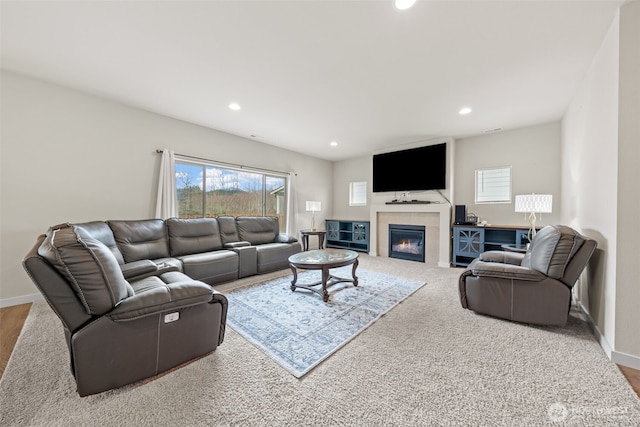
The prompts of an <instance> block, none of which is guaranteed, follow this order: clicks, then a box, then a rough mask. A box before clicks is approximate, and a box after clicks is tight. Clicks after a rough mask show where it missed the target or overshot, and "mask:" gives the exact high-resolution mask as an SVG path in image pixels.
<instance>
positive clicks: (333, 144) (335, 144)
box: [329, 141, 338, 147]
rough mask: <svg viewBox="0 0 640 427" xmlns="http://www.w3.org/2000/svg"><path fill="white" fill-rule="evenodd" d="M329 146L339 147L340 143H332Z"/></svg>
mask: <svg viewBox="0 0 640 427" xmlns="http://www.w3.org/2000/svg"><path fill="white" fill-rule="evenodd" d="M329 145H330V146H332V147H337V146H338V143H337V142H336V141H331V142H330V143H329Z"/></svg>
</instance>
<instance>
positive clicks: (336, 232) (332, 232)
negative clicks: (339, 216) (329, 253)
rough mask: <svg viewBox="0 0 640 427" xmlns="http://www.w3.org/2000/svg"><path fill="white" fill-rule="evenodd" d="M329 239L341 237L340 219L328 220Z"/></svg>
mask: <svg viewBox="0 0 640 427" xmlns="http://www.w3.org/2000/svg"><path fill="white" fill-rule="evenodd" d="M326 229H327V240H338V238H339V237H340V225H339V223H338V221H327V222H326Z"/></svg>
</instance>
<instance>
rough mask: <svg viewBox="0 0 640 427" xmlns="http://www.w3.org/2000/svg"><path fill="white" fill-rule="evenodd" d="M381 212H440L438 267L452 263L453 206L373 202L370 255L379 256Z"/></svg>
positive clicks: (446, 204) (444, 204)
mask: <svg viewBox="0 0 640 427" xmlns="http://www.w3.org/2000/svg"><path fill="white" fill-rule="evenodd" d="M381 212H384V213H386V212H390V213H395V212H418V213H420V212H425V213H437V214H439V225H440V238H439V240H440V241H439V245H438V246H439V247H438V267H446V268H448V267H449V266H450V265H451V236H450V235H451V233H450V228H451V207H450V206H449V204H448V203H425V204H419V203H394V204H390V205H388V204H372V205H371V209H370V216H369V218H370V225H371V227H370V229H369V239H370V249H369V255H371V256H378V254H377V251H378V214H379V213H381Z"/></svg>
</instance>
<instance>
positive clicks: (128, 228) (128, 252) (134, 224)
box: [108, 219, 169, 262]
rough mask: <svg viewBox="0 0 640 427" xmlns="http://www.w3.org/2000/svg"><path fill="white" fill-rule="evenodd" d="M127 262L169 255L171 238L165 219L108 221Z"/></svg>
mask: <svg viewBox="0 0 640 427" xmlns="http://www.w3.org/2000/svg"><path fill="white" fill-rule="evenodd" d="M108 224H109V227H111V230H112V231H113V235H114V236H115V238H116V243H117V244H118V247H119V248H120V252H122V256H123V257H124V260H125V262H133V261H138V260H140V259H151V260H153V259H157V258H167V257H169V240H168V238H167V231H166V228H165V225H164V221H162V220H161V219H145V220H136V221H108Z"/></svg>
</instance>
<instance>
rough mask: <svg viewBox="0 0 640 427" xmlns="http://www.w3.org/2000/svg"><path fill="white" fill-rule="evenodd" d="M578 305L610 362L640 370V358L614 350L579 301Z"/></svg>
mask: <svg viewBox="0 0 640 427" xmlns="http://www.w3.org/2000/svg"><path fill="white" fill-rule="evenodd" d="M577 305H578V308H580V311H582V314H583V315H584V317H585V319H586V321H587V323H588V324H589V328H591V332H592V333H593V335H594V336H595V337H596V340H598V343H599V344H600V347H602V350H604V352H605V354H606V355H607V357H608V358H609V360H611V361H612V362H613V363H615V364H616V365H622V366H626V367H628V368H633V369H640V357H638V356H633V355H631V354H626V353H622V352H620V351H616V350H613V349H612V348H611V345H609V342H608V341H607V339H606V338H605V337H604V335H602V334H601V333H600V329H598V326H597V325H596V324H595V322H594V321H593V319H592V318H591V316H590V315H589V313H588V312H587V310H585V308H584V306H583V305H582V304H581V303H580V302H579V301H577Z"/></svg>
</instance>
